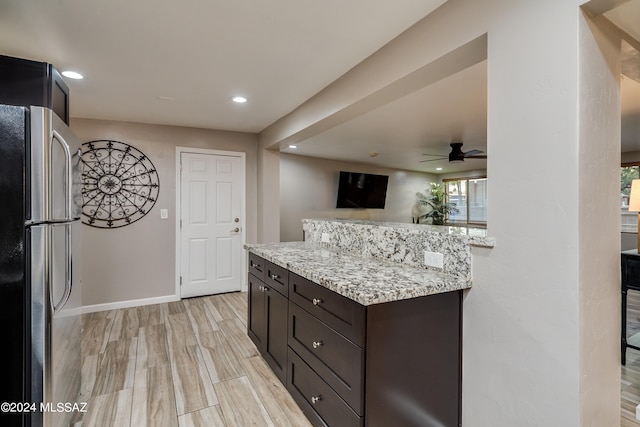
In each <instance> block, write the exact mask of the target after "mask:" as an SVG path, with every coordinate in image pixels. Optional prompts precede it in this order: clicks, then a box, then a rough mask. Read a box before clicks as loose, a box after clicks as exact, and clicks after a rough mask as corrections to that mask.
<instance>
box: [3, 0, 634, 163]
mask: <svg viewBox="0 0 640 427" xmlns="http://www.w3.org/2000/svg"><path fill="white" fill-rule="evenodd" d="M445 1H446V0H396V1H394V2H390V1H387V0H349V1H346V2H345V1H342V0H325V1H322V2H317V1H316V2H309V1H305V0H271V1H268V2H256V1H250V0H231V1H229V0H227V1H224V0H186V1H177V0H134V1H132V0H0V54H4V55H11V56H19V57H24V58H30V59H36V60H41V61H47V62H51V63H53V64H54V65H56V67H57V68H59V69H61V70H63V69H69V68H71V69H75V70H76V71H79V72H81V73H83V74H84V75H85V79H84V80H82V81H69V80H67V82H68V83H69V86H70V87H71V91H72V98H71V115H72V117H84V118H98V119H106V120H123V121H135V122H143V123H156V124H170V125H179V126H193V127H201V128H212V129H223V130H233V131H243V132H259V131H261V130H262V129H264V128H265V127H267V126H268V125H269V124H271V123H273V122H274V121H276V120H277V119H279V118H281V117H282V116H284V115H285V114H287V113H289V112H290V111H292V110H293V109H295V108H296V107H297V106H299V105H300V104H301V103H302V102H304V101H306V100H307V99H309V98H310V97H311V96H313V95H314V94H316V93H317V92H318V91H320V90H321V89H322V88H324V87H325V86H326V85H328V84H330V83H331V82H333V81H334V80H335V79H337V78H338V77H339V76H341V75H342V74H343V73H345V72H346V71H347V70H349V69H350V68H352V67H353V66H355V65H356V64H358V63H359V62H361V61H362V60H363V59H365V58H366V57H367V56H369V55H371V54H372V53H374V52H375V51H376V50H377V49H379V48H380V47H382V46H383V45H384V44H386V43H387V42H388V41H390V40H391V39H393V38H394V37H395V36H397V35H398V34H400V33H401V32H402V31H404V30H405V29H407V28H409V27H410V26H411V25H413V24H414V23H415V22H417V21H418V20H420V19H421V18H422V17H424V16H426V15H427V14H429V13H430V12H431V11H433V10H434V9H435V8H437V7H438V6H440V5H441V4H443V3H444V2H445ZM606 16H607V18H609V19H610V20H611V21H613V22H614V23H615V24H616V25H618V26H619V27H620V28H622V29H624V30H625V31H626V32H627V33H629V34H631V35H632V36H634V37H635V38H636V39H638V40H640V0H631V1H629V2H627V3H624V4H623V5H622V6H620V7H618V8H616V9H614V10H613V11H610V12H608V13H607V14H606ZM622 90H623V105H622V107H623V151H633V150H640V124H639V123H640V83H638V82H637V81H634V80H632V79H629V78H625V79H623V81H622ZM237 94H242V95H244V96H246V97H248V98H249V102H248V103H246V104H242V105H239V104H233V103H231V102H230V98H231V97H232V96H234V95H237ZM486 96H487V95H486V62H481V63H479V64H476V65H473V66H471V67H469V68H468V69H465V70H463V71H460V72H458V73H456V74H454V75H452V76H450V77H448V78H445V79H443V80H441V81H439V82H436V83H433V84H431V85H429V86H427V87H424V88H422V89H419V90H417V91H416V92H415V93H412V94H409V95H406V96H403V97H401V98H399V99H396V100H395V101H393V102H390V103H389V104H387V105H383V106H381V107H379V108H377V109H375V110H373V111H371V112H369V113H366V114H363V115H361V116H359V117H357V118H355V119H353V120H351V121H349V122H347V123H344V124H341V125H339V126H336V127H335V128H333V129H330V130H328V131H326V132H324V133H322V134H319V135H316V136H314V137H313V138H311V139H309V140H306V141H302V142H301V143H300V144H299V147H300V148H299V149H298V150H296V151H295V152H296V153H297V154H303V155H312V156H318V157H324V158H333V159H339V160H348V161H349V160H350V161H357V162H366V163H372V164H378V165H381V166H388V167H395V168H401V169H407V170H421V171H425V172H435V173H440V172H438V171H436V170H435V168H436V167H438V166H442V167H444V168H445V170H443V171H442V173H447V172H454V171H460V170H470V169H483V168H486V161H483V160H478V159H475V160H467V161H465V162H464V163H462V164H455V165H454V164H449V163H448V162H447V161H442V162H427V163H419V160H421V159H428V158H429V157H428V156H422V154H423V153H431V154H442V155H446V154H447V153H448V152H449V146H448V144H449V143H450V142H451V141H452V140H461V141H464V146H463V150H464V151H468V150H470V149H480V150H484V151H487V149H486ZM167 98H169V99H167ZM283 151H286V152H292V150H290V149H286V148H285V149H284V150H283ZM372 152H375V153H378V154H377V156H376V157H371V156H370V153H372Z"/></svg>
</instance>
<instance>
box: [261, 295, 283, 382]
mask: <svg viewBox="0 0 640 427" xmlns="http://www.w3.org/2000/svg"><path fill="white" fill-rule="evenodd" d="M264 296H265V310H266V318H267V320H266V322H267V325H266V326H267V336H266V338H267V339H266V342H265V343H264V344H265V348H264V351H263V356H264V358H265V360H266V361H267V363H268V364H269V366H271V369H272V370H273V372H274V373H275V374H276V375H277V377H278V378H279V379H280V381H281V382H282V383H283V384H285V382H286V380H287V371H286V369H287V319H288V300H287V298H285V297H284V296H282V295H281V294H280V293H278V292H276V291H275V290H274V289H272V288H271V287H270V286H267V287H266V292H264Z"/></svg>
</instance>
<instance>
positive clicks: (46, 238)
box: [31, 221, 82, 427]
mask: <svg viewBox="0 0 640 427" xmlns="http://www.w3.org/2000/svg"><path fill="white" fill-rule="evenodd" d="M80 228H81V224H80V222H79V221H74V222H71V223H59V224H49V225H40V226H33V227H31V235H32V245H31V246H32V252H31V256H32V260H33V261H32V270H31V291H32V302H31V323H32V361H31V366H32V387H33V388H32V400H33V401H34V402H36V403H39V402H44V403H46V404H52V405H54V406H55V405H56V404H58V403H67V402H68V403H75V402H77V399H78V395H79V391H80V371H81V316H80V315H81V304H82V301H81V284H80V259H79V256H80V250H79V249H80ZM72 416H73V413H69V412H55V411H45V412H44V413H40V412H36V413H33V414H32V425H38V426H39V425H42V426H43V427H58V426H68V425H69V422H70V420H71V417H72Z"/></svg>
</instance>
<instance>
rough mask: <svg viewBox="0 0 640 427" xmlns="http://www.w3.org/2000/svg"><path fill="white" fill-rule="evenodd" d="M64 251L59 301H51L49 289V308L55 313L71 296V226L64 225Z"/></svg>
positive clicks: (51, 283)
mask: <svg viewBox="0 0 640 427" xmlns="http://www.w3.org/2000/svg"><path fill="white" fill-rule="evenodd" d="M65 240H66V241H65V253H66V256H65V258H66V263H65V266H64V294H63V295H62V298H61V299H60V301H59V302H58V303H57V304H56V303H54V301H53V289H51V290H50V291H49V298H50V300H51V308H52V309H53V314H55V313H57V312H58V311H59V310H60V309H61V308H62V307H64V306H65V304H66V303H67V301H69V297H70V296H71V286H72V285H71V280H72V278H71V262H72V260H71V226H70V225H65ZM49 284H50V286H52V285H53V280H51V281H49Z"/></svg>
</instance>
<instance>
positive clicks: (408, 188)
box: [280, 153, 439, 242]
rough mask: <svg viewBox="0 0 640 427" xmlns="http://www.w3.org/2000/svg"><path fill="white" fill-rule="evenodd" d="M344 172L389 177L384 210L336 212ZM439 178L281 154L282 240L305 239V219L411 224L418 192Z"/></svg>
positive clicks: (337, 210) (340, 210) (358, 164)
mask: <svg viewBox="0 0 640 427" xmlns="http://www.w3.org/2000/svg"><path fill="white" fill-rule="evenodd" d="M340 171H349V172H365V173H374V174H380V175H389V185H388V187H387V201H386V203H385V208H384V209H336V198H337V196H338V177H339V173H340ZM436 181H439V179H438V177H437V176H436V175H432V174H426V173H419V172H411V171H404V170H398V169H389V168H382V167H379V166H372V165H365V164H361V163H350V162H341V161H337V160H325V159H316V158H313V157H305V156H298V155H293V154H284V153H281V154H280V240H281V241H283V242H289V241H300V240H302V222H301V221H302V219H303V218H353V219H370V220H374V221H393V222H411V208H412V207H413V205H414V203H415V201H416V196H415V194H416V192H417V191H424V190H425V189H426V188H427V182H436Z"/></svg>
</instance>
